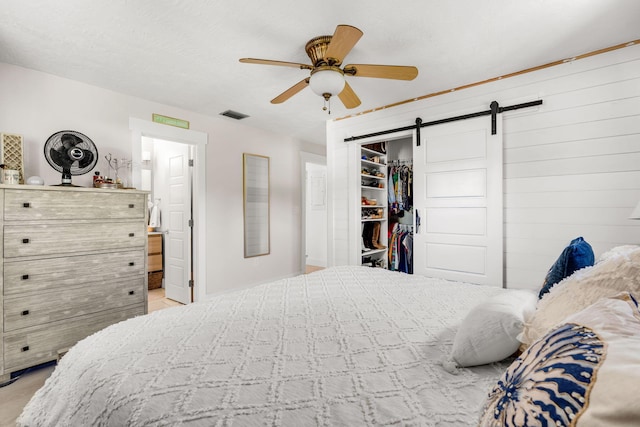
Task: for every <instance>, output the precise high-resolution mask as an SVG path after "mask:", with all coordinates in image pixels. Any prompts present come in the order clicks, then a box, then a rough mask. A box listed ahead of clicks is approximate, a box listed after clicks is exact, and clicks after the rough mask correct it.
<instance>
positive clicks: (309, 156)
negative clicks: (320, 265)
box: [300, 151, 329, 274]
mask: <svg viewBox="0 0 640 427" xmlns="http://www.w3.org/2000/svg"><path fill="white" fill-rule="evenodd" d="M307 163H313V164H317V165H324V166H325V167H326V166H327V156H322V155H320V154H314V153H308V152H306V151H301V152H300V200H301V202H300V206H301V215H300V216H301V220H300V254H301V255H300V274H303V273H304V272H305V270H306V265H307V262H306V261H307V256H306V249H307V184H306V183H307V175H306V173H307V167H306V165H307ZM325 185H326V182H325ZM327 190H328V186H327ZM325 194H326V193H325ZM328 236H329V212H328V209H327V236H325V237H326V238H327V251H328V249H329V242H328ZM328 258H329V255H328V252H327V265H328V262H329V259H328Z"/></svg>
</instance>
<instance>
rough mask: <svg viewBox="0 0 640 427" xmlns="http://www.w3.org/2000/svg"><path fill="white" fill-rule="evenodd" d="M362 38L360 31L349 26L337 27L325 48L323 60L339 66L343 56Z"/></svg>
mask: <svg viewBox="0 0 640 427" xmlns="http://www.w3.org/2000/svg"><path fill="white" fill-rule="evenodd" d="M360 37H362V31H360V30H359V29H357V28H356V27H352V26H351V25H338V26H337V27H336V31H335V32H334V33H333V36H332V37H331V42H330V43H329V46H327V51H326V52H325V55H324V57H325V59H326V60H327V62H329V63H330V65H331V63H332V62H333V64H336V65H340V64H341V63H342V60H343V59H344V57H345V56H347V54H348V53H349V52H350V51H351V49H353V47H354V46H355V45H356V43H358V40H360Z"/></svg>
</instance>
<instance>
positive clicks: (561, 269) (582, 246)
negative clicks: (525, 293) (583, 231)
mask: <svg viewBox="0 0 640 427" xmlns="http://www.w3.org/2000/svg"><path fill="white" fill-rule="evenodd" d="M594 262H595V255H594V254H593V249H592V248H591V245H590V244H589V243H587V242H586V241H585V240H584V239H583V238H582V237H578V238H576V239H573V240H572V241H571V243H569V246H567V247H566V248H564V250H563V251H562V253H561V254H560V257H558V259H557V260H556V262H555V263H554V264H553V265H552V266H551V269H550V270H549V272H548V273H547V277H545V279H544V283H543V285H542V289H540V293H539V294H538V298H542V296H543V295H544V294H546V293H547V292H549V290H550V289H551V288H552V287H553V285H555V284H556V283H558V282H559V281H561V280H562V279H564V278H565V277H569V276H571V275H572V274H573V272H574V271H577V270H580V269H581V268H585V267H589V266H591V265H593V263H594Z"/></svg>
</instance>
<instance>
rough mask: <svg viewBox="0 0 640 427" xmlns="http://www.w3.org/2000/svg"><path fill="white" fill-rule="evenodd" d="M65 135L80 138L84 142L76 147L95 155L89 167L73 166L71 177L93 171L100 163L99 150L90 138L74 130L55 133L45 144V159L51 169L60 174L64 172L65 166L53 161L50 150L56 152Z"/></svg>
mask: <svg viewBox="0 0 640 427" xmlns="http://www.w3.org/2000/svg"><path fill="white" fill-rule="evenodd" d="M64 134H71V135H74V136H76V137H78V138H80V139H81V140H82V142H80V143H78V144H76V145H75V147H76V148H80V149H83V150H87V151H90V152H91V153H92V155H93V160H92V161H91V163H89V164H88V165H87V166H84V167H79V166H78V165H72V166H71V167H70V173H71V175H74V176H77V175H83V174H85V173H87V172H89V171H91V170H92V169H93V168H94V167H95V166H96V164H97V163H98V149H97V148H96V146H95V144H94V143H93V141H92V140H91V139H90V138H89V137H88V136H86V135H84V134H82V133H80V132H77V131H74V130H62V131H59V132H56V133H54V134H53V135H51V136H50V137H49V138H47V142H46V143H45V144H44V157H45V158H46V159H47V162H49V164H50V165H51V167H52V168H54V169H55V170H57V171H58V172H63V171H64V168H63V166H62V165H59V164H57V163H56V162H55V161H53V159H52V158H51V154H50V150H52V149H54V150H55V149H57V148H59V147H61V146H62V136H63V135H64ZM73 163H75V162H73Z"/></svg>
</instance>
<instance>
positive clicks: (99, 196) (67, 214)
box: [4, 189, 147, 221]
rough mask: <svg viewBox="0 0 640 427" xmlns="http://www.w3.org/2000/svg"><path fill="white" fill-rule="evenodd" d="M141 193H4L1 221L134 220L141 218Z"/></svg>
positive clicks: (51, 191) (9, 191)
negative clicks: (2, 217)
mask: <svg viewBox="0 0 640 427" xmlns="http://www.w3.org/2000/svg"><path fill="white" fill-rule="evenodd" d="M146 209H147V204H146V197H145V195H144V194H135V193H127V191H125V190H123V191H121V192H120V191H119V192H106V191H104V192H102V191H53V190H50V191H29V190H18V189H16V190H12V189H7V190H5V191H4V219H5V220H6V221H11V220H22V221H31V220H51V219H54V220H58V219H59V220H64V219H134V218H138V219H139V218H144V217H145V213H146Z"/></svg>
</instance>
